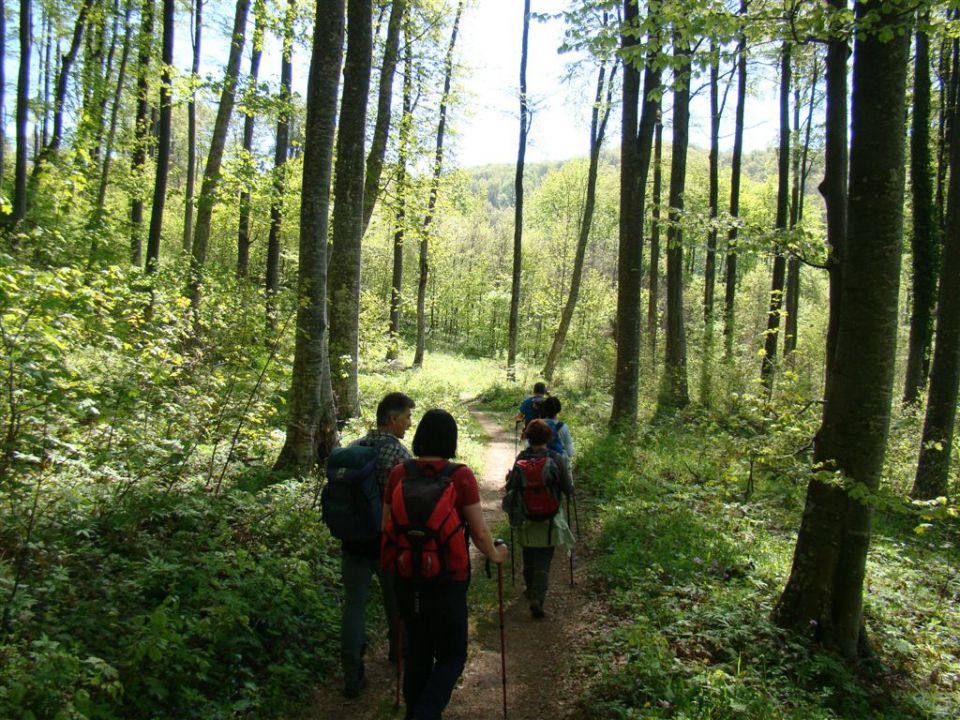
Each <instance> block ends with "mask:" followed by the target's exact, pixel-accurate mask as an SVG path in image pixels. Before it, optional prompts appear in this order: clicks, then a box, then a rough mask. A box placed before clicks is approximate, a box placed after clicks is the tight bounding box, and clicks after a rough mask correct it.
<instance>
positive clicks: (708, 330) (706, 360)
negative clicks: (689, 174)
mask: <svg viewBox="0 0 960 720" xmlns="http://www.w3.org/2000/svg"><path fill="white" fill-rule="evenodd" d="M710 57H711V60H710V155H709V160H708V164H709V175H710V181H709V188H708V196H709V197H708V200H709V204H710V221H711V224H710V229H709V230H708V231H707V253H706V258H705V259H704V264H703V356H702V357H703V359H702V362H701V364H700V402H701V403H702V404H703V405H705V406H708V405H709V404H710V400H711V396H712V394H713V392H712V384H711V383H712V377H713V373H712V367H711V365H712V363H713V329H714V328H713V307H714V293H715V286H716V276H717V227H716V220H717V216H718V215H719V212H720V207H719V206H720V112H721V110H720V49H719V47H718V46H717V43H716V41H715V40H714V41H712V42H711V45H710Z"/></svg>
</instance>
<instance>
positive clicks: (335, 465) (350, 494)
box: [320, 440, 391, 542]
mask: <svg viewBox="0 0 960 720" xmlns="http://www.w3.org/2000/svg"><path fill="white" fill-rule="evenodd" d="M384 442H391V440H386V441H384ZM383 444H384V443H383V442H381V443H378V444H377V445H374V446H366V445H351V446H350V447H341V448H334V449H333V450H332V451H331V452H330V457H328V458H327V484H326V485H325V486H324V488H323V492H322V493H321V494H320V511H321V517H322V518H323V522H324V523H325V524H326V525H327V527H328V528H330V534H331V535H333V536H334V537H335V538H337V539H338V540H344V541H346V542H369V541H372V540H376V539H377V537H378V536H379V535H380V523H381V520H382V517H383V498H382V497H381V493H380V484H379V483H378V482H377V457H378V452H377V451H378V450H379V449H380V448H381V447H382V446H383Z"/></svg>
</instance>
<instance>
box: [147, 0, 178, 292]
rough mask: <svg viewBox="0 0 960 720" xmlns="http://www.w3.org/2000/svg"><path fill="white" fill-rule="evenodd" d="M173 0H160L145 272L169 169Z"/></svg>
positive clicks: (152, 265)
mask: <svg viewBox="0 0 960 720" xmlns="http://www.w3.org/2000/svg"><path fill="white" fill-rule="evenodd" d="M174 4H175V3H174V0H163V57H162V61H163V68H162V69H161V71H160V74H161V79H160V131H159V133H158V137H157V178H156V182H155V183H154V190H153V207H152V208H151V211H150V234H149V235H148V237H147V264H146V270H147V272H148V273H149V272H155V271H156V269H157V267H158V265H159V264H160V233H161V231H162V230H163V206H164V204H165V202H166V199H167V175H168V174H169V170H170V126H171V112H172V109H173V108H172V105H173V76H172V75H173V13H174V10H173V8H174Z"/></svg>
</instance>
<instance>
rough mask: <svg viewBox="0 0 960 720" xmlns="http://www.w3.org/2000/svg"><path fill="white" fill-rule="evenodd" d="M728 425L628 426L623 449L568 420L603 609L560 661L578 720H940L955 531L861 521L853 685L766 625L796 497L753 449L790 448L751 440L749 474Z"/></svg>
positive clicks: (947, 688) (956, 691)
mask: <svg viewBox="0 0 960 720" xmlns="http://www.w3.org/2000/svg"><path fill="white" fill-rule="evenodd" d="M735 415H736V413H732V414H724V415H723V416H722V417H720V416H711V415H710V414H709V413H705V412H702V411H695V412H688V413H685V414H678V415H674V416H669V417H663V418H657V419H645V420H644V422H643V423H641V426H640V431H639V432H637V433H636V434H630V435H616V434H614V435H611V434H609V432H608V430H607V428H606V426H605V422H604V421H605V419H606V418H605V415H604V414H603V413H596V412H593V411H588V412H586V413H582V414H581V413H575V414H573V416H572V417H568V419H569V420H570V422H571V424H572V426H573V427H574V428H575V437H576V438H577V442H578V447H579V448H580V451H581V452H580V456H579V459H578V468H579V474H580V478H581V486H584V485H585V486H586V490H587V491H588V492H589V493H591V494H592V495H593V497H594V500H595V504H594V505H593V507H592V510H591V513H590V514H591V516H592V517H591V518H590V526H591V527H592V533H593V536H594V542H595V543H596V548H595V551H596V552H595V555H596V559H595V561H594V563H593V567H592V583H593V585H594V588H595V590H596V592H597V596H598V598H599V599H600V606H601V607H602V608H603V609H602V611H601V612H600V613H598V614H597V616H596V621H595V623H594V626H593V627H592V628H591V629H590V631H589V633H588V636H589V637H588V639H587V640H586V642H585V643H584V644H583V645H582V646H581V647H579V648H578V649H577V651H576V665H577V669H576V671H575V672H576V673H577V674H578V675H580V676H581V677H583V678H585V684H586V688H585V689H584V693H583V695H582V697H581V700H580V701H579V705H578V713H580V714H579V715H578V717H584V718H596V719H597V720H599V719H600V718H603V719H605V720H606V719H607V718H796V719H800V718H867V717H870V718H890V719H892V718H919V717H923V718H953V717H956V716H957V714H958V712H960V658H958V655H960V653H958V647H960V643H958V632H957V628H958V627H960V608H958V602H960V584H958V581H957V580H956V574H955V568H956V564H957V559H958V557H957V550H956V547H957V545H956V540H957V528H956V525H955V524H954V525H953V526H950V525H940V526H936V527H933V529H931V530H930V531H929V532H926V533H924V534H923V535H922V536H920V535H918V534H917V533H916V532H915V527H916V525H917V523H916V519H915V518H914V517H913V516H905V515H900V514H896V513H893V514H891V513H880V514H879V515H878V520H877V523H876V533H875V536H874V540H873V545H872V548H871V553H870V558H869V564H868V580H867V587H866V588H865V607H866V620H867V630H868V633H869V635H870V638H871V642H872V645H873V647H874V650H875V655H876V657H875V662H873V663H870V665H869V669H864V670H863V671H862V672H859V673H856V672H853V671H851V670H850V669H849V668H848V667H846V666H845V665H844V664H843V663H842V662H840V661H839V660H838V659H837V658H835V657H833V656H832V655H829V654H827V653H824V652H821V651H818V650H817V649H816V648H815V647H814V646H812V645H811V644H810V643H809V642H808V638H806V637H802V636H797V635H791V634H788V633H785V632H784V631H783V630H781V629H780V628H778V627H776V626H775V625H774V624H773V623H772V622H771V621H770V619H769V618H770V614H771V611H772V609H773V606H774V604H775V603H776V601H777V598H778V596H779V593H780V591H781V590H782V588H783V584H784V583H785V580H786V577H787V574H788V572H789V569H790V563H791V559H792V552H793V544H794V542H795V531H796V528H797V527H798V525H799V521H800V512H801V511H802V507H803V492H804V486H803V483H801V482H798V481H795V480H793V479H792V478H794V477H796V475H795V473H796V467H795V466H791V465H790V463H792V462H793V461H794V460H793V454H792V453H788V452H781V451H779V450H771V447H773V446H775V445H776V443H778V442H786V444H787V445H789V444H790V442H793V441H792V440H784V437H783V434H782V433H781V434H780V435H779V436H777V435H776V434H775V433H771V435H770V437H762V438H760V441H761V442H764V443H767V448H766V450H767V451H768V457H767V460H766V461H763V460H762V459H761V460H757V457H758V456H759V455H762V453H763V452H764V448H763V447H760V448H758V450H757V451H756V452H755V453H753V454H750V453H745V452H743V437H744V435H745V432H744V431H743V425H738V421H737V418H736V417H735ZM741 417H742V416H741ZM748 424H749V423H748ZM796 424H797V423H796V421H793V422H792V424H791V425H792V427H793V428H794V429H795V428H796ZM784 432H789V431H788V430H784ZM749 434H750V435H754V433H753V431H750V433H749ZM781 450H782V448H781ZM751 458H753V463H752V467H753V485H752V487H750V486H749V485H748V483H747V476H748V475H749V473H750V469H751V462H750V460H751ZM776 458H779V460H777V459H776ZM801 459H802V455H801ZM748 487H749V488H750V490H751V492H750V494H749V497H747V496H746V494H745V490H747V489H748Z"/></svg>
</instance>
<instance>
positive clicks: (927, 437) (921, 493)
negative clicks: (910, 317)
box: [911, 39, 960, 499]
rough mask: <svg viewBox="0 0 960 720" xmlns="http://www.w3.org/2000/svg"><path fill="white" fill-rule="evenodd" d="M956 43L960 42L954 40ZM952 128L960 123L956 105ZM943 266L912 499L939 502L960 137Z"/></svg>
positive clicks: (955, 300)
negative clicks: (934, 343)
mask: <svg viewBox="0 0 960 720" xmlns="http://www.w3.org/2000/svg"><path fill="white" fill-rule="evenodd" d="M953 42H954V44H955V45H956V44H957V42H958V41H957V40H956V39H955V40H954V41H953ZM951 112H952V113H953V127H954V128H956V127H958V125H957V123H958V122H960V109H958V108H957V106H956V105H954V107H953V108H951ZM946 200H947V219H946V228H945V233H944V246H943V268H942V270H941V271H940V291H939V294H938V296H937V342H936V345H935V347H934V352H933V367H932V369H931V372H930V391H929V393H928V395H927V414H926V417H925V418H924V423H923V441H922V442H921V444H920V460H919V462H918V464H917V474H916V477H915V478H914V482H913V491H912V493H911V494H912V495H913V496H914V497H917V498H925V499H929V498H935V497H939V496H941V495H946V494H947V473H948V471H949V470H950V454H951V449H952V447H953V425H954V419H955V417H956V412H957V388H958V387H960V133H957V132H953V133H951V138H950V189H949V190H948V191H947V198H946Z"/></svg>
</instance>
